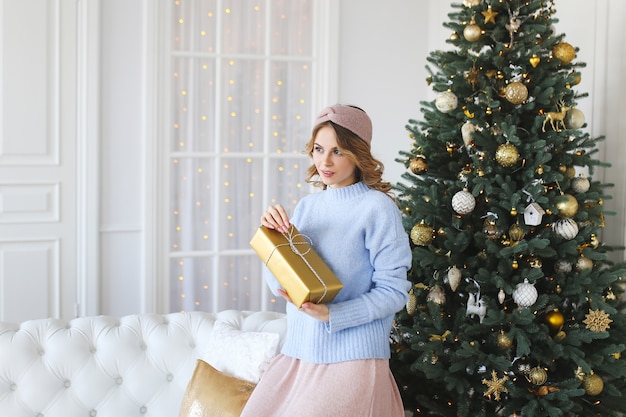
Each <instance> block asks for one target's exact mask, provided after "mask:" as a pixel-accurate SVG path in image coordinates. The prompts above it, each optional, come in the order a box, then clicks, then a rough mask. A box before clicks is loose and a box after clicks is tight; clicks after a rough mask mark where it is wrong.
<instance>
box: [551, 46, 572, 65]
mask: <svg viewBox="0 0 626 417" xmlns="http://www.w3.org/2000/svg"><path fill="white" fill-rule="evenodd" d="M552 55H553V56H554V57H556V58H558V59H559V60H560V61H561V63H562V64H563V65H567V64H569V63H570V62H572V60H573V59H574V57H575V56H576V49H574V47H573V46H572V45H570V44H569V43H567V42H559V43H558V44H556V45H555V46H554V48H552Z"/></svg>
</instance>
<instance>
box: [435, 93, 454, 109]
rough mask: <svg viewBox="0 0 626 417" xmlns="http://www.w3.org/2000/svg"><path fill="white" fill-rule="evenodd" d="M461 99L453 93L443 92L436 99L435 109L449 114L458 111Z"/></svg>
mask: <svg viewBox="0 0 626 417" xmlns="http://www.w3.org/2000/svg"><path fill="white" fill-rule="evenodd" d="M458 105H459V99H458V98H457V97H456V95H455V94H454V93H453V92H452V91H443V92H441V93H439V95H438V96H437V98H436V99H435V107H437V110H439V111H440V112H442V113H448V112H451V111H452V110H454V109H456V107H457V106H458Z"/></svg>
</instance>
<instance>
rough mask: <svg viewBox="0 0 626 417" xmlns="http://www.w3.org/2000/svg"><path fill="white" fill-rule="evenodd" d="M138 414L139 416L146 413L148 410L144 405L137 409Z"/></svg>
mask: <svg viewBox="0 0 626 417" xmlns="http://www.w3.org/2000/svg"><path fill="white" fill-rule="evenodd" d="M139 412H140V413H141V414H146V413H147V412H148V408H147V407H146V406H145V405H144V406H142V407H141V408H140V409H139Z"/></svg>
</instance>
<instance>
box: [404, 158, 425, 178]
mask: <svg viewBox="0 0 626 417" xmlns="http://www.w3.org/2000/svg"><path fill="white" fill-rule="evenodd" d="M409 169H410V170H411V172H412V173H414V174H416V175H419V174H422V173H424V172H426V171H428V162H426V158H424V157H423V156H416V157H415V158H413V159H411V162H410V163H409Z"/></svg>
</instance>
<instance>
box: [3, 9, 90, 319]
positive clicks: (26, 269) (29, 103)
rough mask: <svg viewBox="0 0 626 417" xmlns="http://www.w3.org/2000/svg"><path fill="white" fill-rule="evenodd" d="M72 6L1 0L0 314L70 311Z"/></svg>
mask: <svg viewBox="0 0 626 417" xmlns="http://www.w3.org/2000/svg"><path fill="white" fill-rule="evenodd" d="M75 11H76V2H75V1H67V0H66V1H64V0H28V1H15V0H14V1H10V0H0V97H1V102H0V320H3V321H21V320H25V319H31V318H41V317H65V318H67V317H71V316H74V315H75V314H76V313H75V312H76V311H77V309H76V306H77V279H76V276H77V274H76V264H77V262H76V253H77V247H76V245H77V243H76V242H77V239H76V235H77V234H78V232H79V230H78V228H77V197H76V196H77V192H76V190H77V180H76V177H77V175H76V174H77V162H76V161H77V158H76V149H77V147H76V144H77V140H76V137H77V135H76V131H77V123H76V120H77V119H76V113H77V112H76V99H75V97H76V49H75V47H72V46H71V45H76V41H75V39H76V13H75ZM68 45H69V46H70V47H69V48H68Z"/></svg>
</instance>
